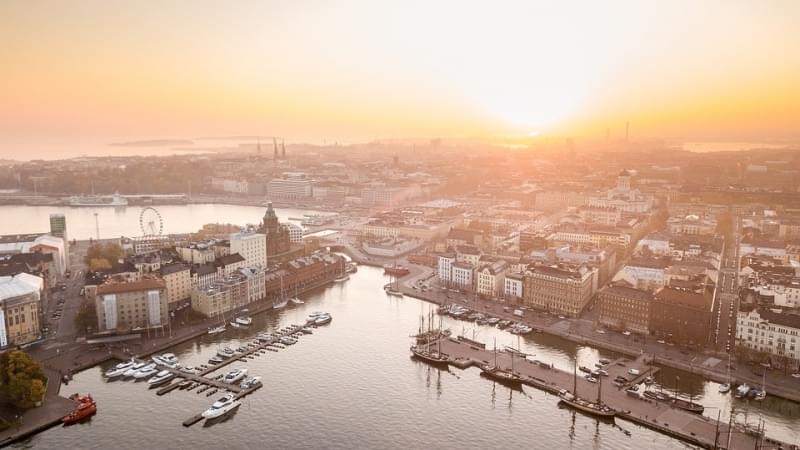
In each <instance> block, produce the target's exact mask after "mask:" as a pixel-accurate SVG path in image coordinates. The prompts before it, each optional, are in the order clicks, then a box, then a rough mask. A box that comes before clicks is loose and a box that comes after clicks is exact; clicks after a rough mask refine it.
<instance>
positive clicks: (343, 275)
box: [333, 273, 350, 283]
mask: <svg viewBox="0 0 800 450" xmlns="http://www.w3.org/2000/svg"><path fill="white" fill-rule="evenodd" d="M349 279H350V275H348V274H346V273H345V274H342V275H340V276H338V277H336V278H334V280H333V281H335V282H337V283H341V282H342V281H347V280H349Z"/></svg>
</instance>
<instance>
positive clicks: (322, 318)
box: [314, 314, 333, 325]
mask: <svg viewBox="0 0 800 450" xmlns="http://www.w3.org/2000/svg"><path fill="white" fill-rule="evenodd" d="M331 320H333V317H331V315H330V314H325V315H322V316H319V317H317V318H316V319H314V324H315V325H325V324H326V323H330V322H331Z"/></svg>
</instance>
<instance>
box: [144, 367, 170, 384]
mask: <svg viewBox="0 0 800 450" xmlns="http://www.w3.org/2000/svg"><path fill="white" fill-rule="evenodd" d="M173 378H175V375H174V374H173V373H172V372H170V371H169V370H162V371H161V372H158V373H157V374H155V375H154V376H153V377H152V378H150V379H149V380H147V384H149V385H150V386H152V387H155V386H158V385H160V384H164V383H166V382H167V381H169V380H171V379H173Z"/></svg>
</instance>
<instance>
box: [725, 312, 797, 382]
mask: <svg viewBox="0 0 800 450" xmlns="http://www.w3.org/2000/svg"><path fill="white" fill-rule="evenodd" d="M736 323H737V326H736V345H738V346H740V347H743V348H746V349H749V350H754V351H758V352H765V353H768V354H770V355H772V356H777V357H783V358H788V360H789V366H790V368H791V369H792V370H796V369H797V367H798V364H800V315H796V314H788V313H785V312H780V310H779V309H775V310H772V309H768V308H758V309H756V308H752V307H747V308H742V309H740V310H739V313H738V314H737V319H736Z"/></svg>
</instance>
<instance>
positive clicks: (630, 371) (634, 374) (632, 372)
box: [628, 368, 641, 376]
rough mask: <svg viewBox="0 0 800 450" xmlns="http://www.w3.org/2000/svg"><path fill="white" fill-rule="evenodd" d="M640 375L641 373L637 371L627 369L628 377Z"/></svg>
mask: <svg viewBox="0 0 800 450" xmlns="http://www.w3.org/2000/svg"><path fill="white" fill-rule="evenodd" d="M640 373H641V372H639V369H634V368H630V369H628V374H629V375H633V376H637V375H639V374H640Z"/></svg>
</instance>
